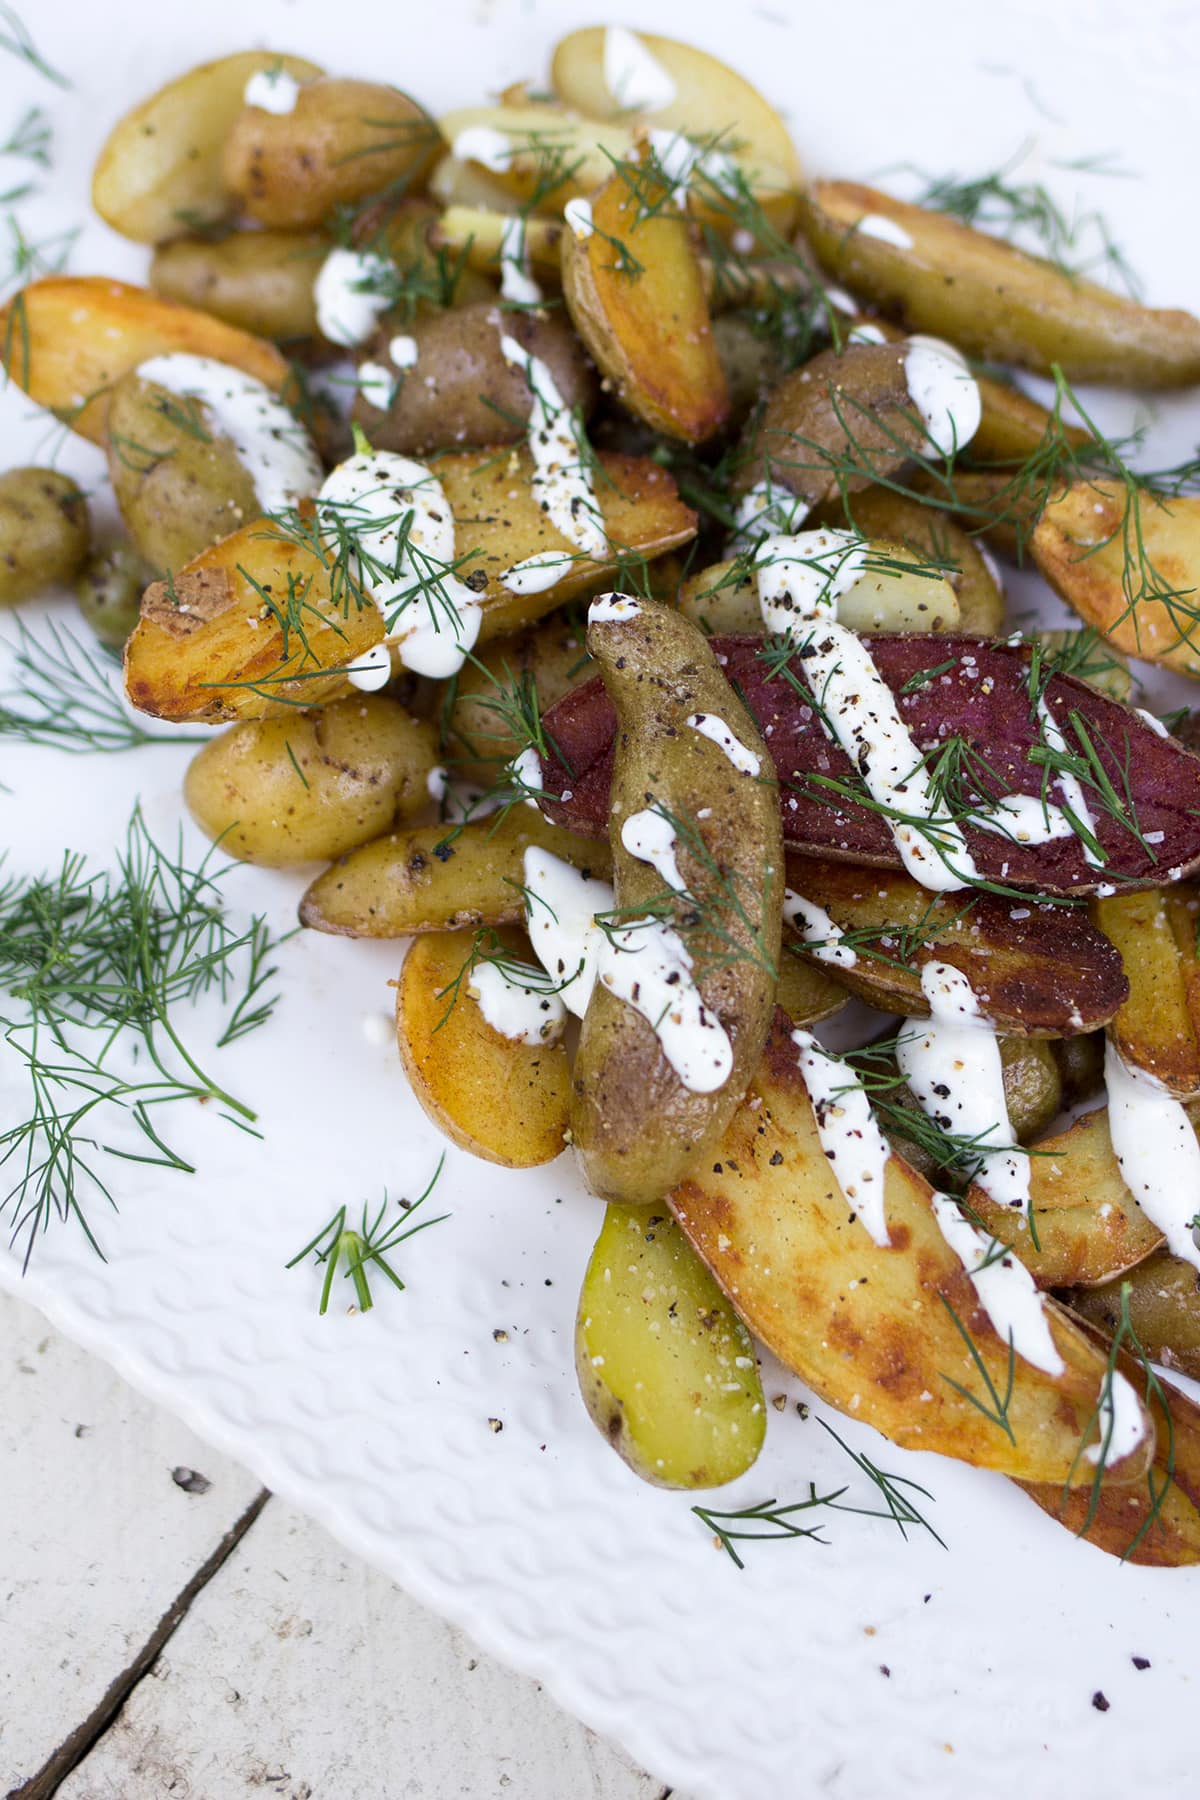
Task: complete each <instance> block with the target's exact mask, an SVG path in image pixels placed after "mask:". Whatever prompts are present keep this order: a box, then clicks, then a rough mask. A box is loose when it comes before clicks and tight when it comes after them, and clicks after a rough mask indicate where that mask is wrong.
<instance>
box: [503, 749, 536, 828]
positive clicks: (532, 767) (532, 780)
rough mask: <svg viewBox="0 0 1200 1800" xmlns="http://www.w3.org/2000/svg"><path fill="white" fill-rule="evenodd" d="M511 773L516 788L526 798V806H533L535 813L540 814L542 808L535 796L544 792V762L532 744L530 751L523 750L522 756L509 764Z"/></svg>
mask: <svg viewBox="0 0 1200 1800" xmlns="http://www.w3.org/2000/svg"><path fill="white" fill-rule="evenodd" d="M509 772H510V778H511V780H512V784H513V786H514V788H516V790H517V792H518V793H519V794H523V795H524V796H525V804H526V806H532V807H533V809H534V811H535V812H540V811H541V807H540V806H539V805H538V803H537V801H536V800H535V799H534V795H535V794H540V793H542V792H543V786H542V762H541V758H540V757H539V755H538V753H537V751H536V750H535V749H534V748H533V745H532V744H530V745H529V747H528V749H525V750H522V752H521V754H520V756H517V757H514V758H513V761H512V762H511V763H510V764H509Z"/></svg>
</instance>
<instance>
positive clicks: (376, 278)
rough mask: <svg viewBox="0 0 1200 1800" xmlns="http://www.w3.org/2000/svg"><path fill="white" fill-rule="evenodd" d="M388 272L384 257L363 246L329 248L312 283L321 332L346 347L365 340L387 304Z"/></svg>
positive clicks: (390, 266)
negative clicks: (353, 248) (359, 248)
mask: <svg viewBox="0 0 1200 1800" xmlns="http://www.w3.org/2000/svg"><path fill="white" fill-rule="evenodd" d="M391 272H392V264H391V263H390V262H388V260H387V258H386V257H383V256H375V255H373V254H372V253H371V252H369V251H366V250H342V249H338V250H331V251H330V252H329V255H328V256H327V257H326V258H325V261H324V262H323V263H322V264H321V267H320V269H319V271H318V273H317V279H316V281H315V283H314V284H313V298H314V299H315V301H316V305H317V324H318V325H319V326H320V328H321V336H322V337H324V338H327V339H328V340H329V342H330V343H331V344H344V345H346V346H347V347H350V346H353V345H355V344H365V343H366V341H367V339H368V338H369V337H370V336H371V333H372V332H373V331H374V329H375V327H376V325H378V323H379V321H380V319H381V318H382V317H383V315H384V313H385V312H386V311H387V309H388V307H389V306H390V305H391V301H390V300H389V298H388V295H387V278H388V276H389V275H390V274H391Z"/></svg>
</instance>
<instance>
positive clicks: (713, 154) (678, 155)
mask: <svg viewBox="0 0 1200 1800" xmlns="http://www.w3.org/2000/svg"><path fill="white" fill-rule="evenodd" d="M646 137H647V139H648V140H649V144H650V148H651V150H652V151H653V153H654V160H655V162H656V163H657V165H658V167H659V170H660V171H661V173H662V176H663V179H664V180H665V181H666V182H667V184H668V186H669V187H670V188H671V190H672V193H671V197H672V199H673V200H674V202H675V204H676V205H677V206H686V205H687V199H688V193H689V192H690V190H691V187H692V184H693V183H694V182H695V179H696V176H697V175H700V176H702V177H703V178H704V179H705V180H706V181H708V182H709V183H710V184H711V185H712V186H713V187H715V188H717V189H718V190H719V191H720V192H722V193H726V194H730V193H736V189H737V165H736V164H735V163H734V160H733V158H732V157H731V156H727V155H726V154H725V152H724V150H716V149H712V148H709V149H705V147H704V146H703V145H702V144H696V143H693V141H692V139H691V138H689V137H685V136H684V135H683V133H682V132H681V131H662V130H658V129H656V128H654V127H652V128H651V129H650V130H649V131H648V132H647V133H646Z"/></svg>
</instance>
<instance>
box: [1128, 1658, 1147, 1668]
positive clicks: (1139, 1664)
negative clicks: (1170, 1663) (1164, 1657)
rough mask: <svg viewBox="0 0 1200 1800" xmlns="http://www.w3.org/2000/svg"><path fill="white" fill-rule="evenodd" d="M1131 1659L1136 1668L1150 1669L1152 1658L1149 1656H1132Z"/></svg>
mask: <svg viewBox="0 0 1200 1800" xmlns="http://www.w3.org/2000/svg"><path fill="white" fill-rule="evenodd" d="M1129 1660H1130V1662H1131V1663H1132V1664H1133V1666H1134V1668H1135V1669H1148V1668H1149V1667H1150V1658H1149V1657H1148V1656H1131V1657H1130V1659H1129Z"/></svg>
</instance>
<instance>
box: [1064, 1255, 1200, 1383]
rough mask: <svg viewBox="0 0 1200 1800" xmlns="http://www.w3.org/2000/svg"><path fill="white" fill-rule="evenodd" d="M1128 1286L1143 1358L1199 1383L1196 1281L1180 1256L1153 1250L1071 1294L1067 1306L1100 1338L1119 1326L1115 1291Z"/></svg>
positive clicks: (1199, 1291) (1199, 1294) (1199, 1289)
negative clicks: (1100, 1283) (1111, 1275)
mask: <svg viewBox="0 0 1200 1800" xmlns="http://www.w3.org/2000/svg"><path fill="white" fill-rule="evenodd" d="M1126 1284H1128V1286H1129V1318H1130V1322H1131V1323H1132V1325H1133V1329H1134V1330H1135V1331H1136V1332H1137V1335H1138V1339H1139V1341H1140V1343H1141V1345H1142V1348H1143V1349H1144V1350H1145V1352H1146V1355H1147V1356H1148V1357H1150V1358H1151V1359H1152V1360H1153V1361H1154V1362H1160V1363H1162V1364H1164V1366H1165V1367H1166V1368H1168V1369H1178V1370H1179V1372H1180V1374H1182V1375H1191V1376H1193V1377H1195V1378H1200V1275H1198V1274H1197V1273H1196V1271H1195V1269H1193V1267H1192V1265H1191V1264H1190V1263H1188V1262H1184V1260H1183V1258H1182V1257H1180V1256H1172V1255H1171V1254H1170V1252H1169V1251H1167V1250H1158V1251H1156V1252H1155V1253H1154V1255H1153V1256H1150V1257H1147V1259H1146V1261H1145V1262H1142V1263H1139V1264H1138V1266H1137V1267H1136V1268H1134V1269H1126V1270H1125V1271H1124V1273H1123V1274H1122V1275H1120V1276H1119V1277H1118V1278H1117V1279H1116V1280H1115V1281H1111V1282H1107V1283H1106V1284H1105V1285H1104V1286H1103V1287H1096V1288H1073V1289H1071V1290H1070V1291H1069V1292H1068V1293H1067V1294H1065V1295H1064V1299H1065V1300H1066V1303H1067V1305H1068V1306H1071V1307H1073V1308H1074V1310H1075V1311H1076V1312H1078V1313H1081V1314H1082V1315H1083V1317H1084V1318H1085V1319H1087V1320H1089V1322H1090V1323H1091V1324H1093V1325H1096V1326H1099V1328H1100V1330H1101V1331H1103V1332H1105V1333H1110V1334H1111V1333H1114V1332H1116V1331H1117V1329H1118V1328H1119V1326H1120V1323H1121V1289H1122V1287H1124V1286H1125V1285H1126Z"/></svg>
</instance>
